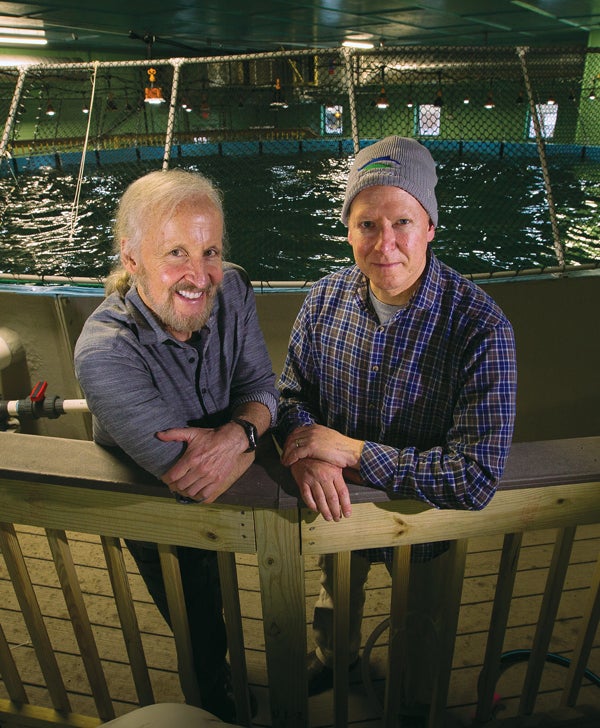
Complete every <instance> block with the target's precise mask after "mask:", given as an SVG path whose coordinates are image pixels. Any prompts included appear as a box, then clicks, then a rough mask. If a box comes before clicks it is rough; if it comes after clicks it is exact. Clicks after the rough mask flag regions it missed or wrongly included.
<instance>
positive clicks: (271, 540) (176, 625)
mask: <svg viewBox="0 0 600 728" xmlns="http://www.w3.org/2000/svg"><path fill="white" fill-rule="evenodd" d="M599 488H600V437H593V438H579V439H574V440H556V441H549V442H538V443H523V444H517V445H514V446H513V450H512V452H511V456H510V458H509V463H508V466H507V469H506V473H505V477H504V479H503V481H502V484H501V487H500V489H499V491H498V493H497V494H496V495H495V497H494V498H493V500H492V502H491V503H490V505H489V506H487V508H485V509H484V510H483V511H480V512H466V511H439V510H434V509H429V508H424V507H423V505H422V504H419V503H418V502H415V501H408V500H394V501H390V500H389V499H388V498H387V497H386V495H385V494H384V493H379V492H377V491H373V490H371V489H368V488H362V487H359V486H352V493H351V497H352V501H353V515H352V517H351V518H349V519H346V520H344V521H342V522H340V523H336V524H331V523H327V522H326V521H324V520H323V519H322V518H321V517H318V516H315V515H314V514H312V513H310V512H308V511H306V510H305V509H301V508H299V504H298V501H297V497H296V493H295V489H294V486H293V483H292V481H291V479H290V476H289V473H288V472H287V471H286V470H285V469H284V468H283V467H282V466H281V465H280V463H279V461H278V459H277V455H276V453H275V451H274V448H273V447H272V445H271V444H270V442H269V441H268V439H265V440H264V442H262V443H261V447H260V449H259V452H258V455H257V461H256V463H255V464H254V465H253V466H252V467H251V468H250V469H249V471H248V472H247V473H246V474H245V475H244V476H243V477H242V478H241V479H240V481H238V483H236V484H235V486H234V487H233V488H231V489H230V490H229V491H228V492H227V493H226V494H224V495H223V496H222V497H221V499H220V500H219V503H218V504H213V505H210V506H205V505H203V506H199V507H196V506H191V507H185V506H181V505H179V504H178V503H176V502H175V501H174V500H173V499H172V498H171V496H170V495H169V493H168V492H167V491H166V489H165V488H164V487H163V486H162V485H161V484H160V483H157V482H152V481H150V480H149V478H148V476H147V475H145V474H144V473H143V472H142V471H140V470H139V469H137V468H136V467H134V466H132V465H131V464H130V463H128V462H125V461H121V460H119V459H117V458H116V457H115V456H113V455H112V454H110V453H108V452H106V451H105V450H103V449H102V448H100V447H98V446H96V445H94V444H93V443H90V442H85V441H79V440H77V441H75V440H64V439H60V438H47V437H41V436H30V435H22V434H16V433H9V432H0V514H1V516H0V521H1V522H2V523H1V525H0V548H1V550H2V554H3V556H4V559H5V561H6V565H7V569H8V571H9V574H10V579H11V582H12V585H13V587H14V589H15V592H16V594H17V597H18V600H19V606H20V609H21V612H22V614H23V618H24V620H25V622H26V625H27V629H28V632H29V635H30V638H31V642H32V644H33V647H34V649H35V653H36V656H37V660H38V661H39V664H40V668H41V671H42V673H43V677H44V679H45V683H46V687H47V690H48V694H49V695H50V698H51V703H52V708H48V707H42V706H36V705H33V704H31V703H30V702H28V699H27V695H26V691H25V687H24V684H23V680H22V678H21V676H20V674H19V671H18V669H17V665H16V664H15V661H14V659H13V657H12V653H11V650H10V646H9V644H8V641H7V639H6V636H5V634H4V632H3V630H2V629H1V627H0V673H1V675H2V678H3V681H4V686H5V690H6V693H7V694H8V699H1V700H0V722H1V723H3V724H5V725H14V726H20V727H22V726H32V727H33V726H35V727H36V728H40V727H41V726H51V725H52V726H56V725H62V726H81V728H91V726H94V725H97V724H98V723H99V722H102V721H106V720H110V719H111V718H112V717H113V716H114V709H113V698H112V697H111V695H110V694H109V690H108V688H107V680H106V677H105V675H104V672H103V666H102V663H101V660H100V659H99V657H98V650H97V648H96V644H95V641H94V637H93V633H92V630H91V628H90V620H89V617H88V615H87V612H86V607H85V604H84V600H83V599H82V597H81V587H80V585H79V582H78V578H77V574H76V570H75V569H74V567H73V559H72V557H71V554H70V551H69V544H68V539H67V537H66V535H65V532H66V531H74V532H77V533H87V534H95V535H98V536H100V538H101V541H102V546H103V549H104V554H105V557H106V564H107V568H108V570H109V573H110V577H111V583H112V586H113V591H114V599H115V603H116V608H117V610H118V613H119V617H120V622H121V627H122V631H123V635H124V640H125V643H126V645H127V649H128V654H129V662H130V669H131V673H132V677H133V682H134V683H135V686H136V691H137V695H138V700H139V704H140V705H144V704H148V703H152V702H153V701H154V695H153V693H152V687H151V685H150V681H149V679H148V667H147V665H146V660H145V657H144V651H143V647H142V643H141V640H140V636H139V633H140V630H139V627H138V624H137V620H136V615H135V610H134V608H133V606H132V600H131V594H130V591H129V586H128V581H127V576H126V572H125V568H124V565H123V555H122V553H121V547H120V539H121V538H132V539H142V540H151V541H152V540H153V541H156V542H157V543H158V544H159V547H160V556H161V563H162V566H163V572H164V574H165V577H166V579H165V580H166V583H167V587H168V598H169V609H170V612H171V615H172V618H173V632H174V637H175V643H176V647H177V653H178V661H179V664H180V667H181V670H180V677H181V682H182V690H183V694H184V696H185V699H186V701H187V702H190V703H192V704H199V700H198V693H197V686H196V685H195V682H194V680H193V678H192V677H191V676H192V675H193V670H192V669H191V652H190V647H189V632H188V626H187V618H186V614H185V609H184V607H183V598H182V590H181V580H180V575H179V570H178V564H177V558H176V550H175V546H177V545H185V546H193V547H198V548H204V549H211V550H214V551H217V552H218V558H219V568H220V573H221V580H222V587H223V597H224V611H225V618H226V623H227V631H228V639H229V649H230V657H231V663H232V666H233V678H234V692H235V697H236V702H237V706H238V711H239V715H240V716H241V718H242V720H243V721H245V723H246V724H247V725H250V724H251V718H250V712H249V701H248V692H247V676H246V663H245V657H244V639H243V630H242V625H241V617H240V606H239V598H238V589H237V578H236V563H235V554H256V557H257V563H258V571H259V579H260V589H261V600H262V610H263V620H264V637H265V649H266V658H267V672H268V681H269V692H270V704H271V720H272V725H273V726H278V727H279V726H281V727H282V728H283V726H285V727H286V728H288V727H291V726H298V727H300V726H306V725H308V724H309V721H308V707H307V696H306V693H307V684H306V673H305V655H306V649H307V638H306V610H305V599H304V556H305V555H310V554H320V553H325V552H328V553H336V554H337V556H336V574H337V582H336V592H335V593H336V601H337V604H336V630H337V636H336V645H337V653H336V664H335V669H334V674H335V686H334V701H335V724H336V725H337V726H343V725H345V724H346V722H347V704H348V703H347V679H346V678H345V675H347V669H346V668H347V664H346V663H347V659H348V656H347V650H346V648H345V641H344V639H343V637H342V635H343V630H344V628H345V627H346V626H347V618H348V614H347V584H348V569H349V555H350V552H351V551H352V550H353V549H355V548H356V547H357V544H360V547H361V548H365V547H376V546H393V547H396V551H395V559H394V566H393V570H392V572H393V573H392V577H393V578H392V605H394V608H393V609H392V611H391V615H390V633H391V634H396V633H400V632H401V630H402V620H403V619H404V617H405V610H404V609H403V605H405V604H406V599H407V595H406V588H407V587H406V584H407V581H408V579H407V575H408V571H409V569H410V564H409V558H408V554H409V549H410V546H411V544H414V543H421V542H425V541H435V540H451V541H452V544H453V545H452V548H451V556H450V558H451V561H452V584H451V589H450V591H449V594H450V599H449V602H448V604H447V615H446V624H445V629H444V631H443V634H444V636H445V638H444V642H443V645H442V652H441V654H442V659H441V661H440V664H439V666H438V674H437V678H436V681H435V686H434V687H435V689H434V699H433V704H432V707H431V711H430V714H429V726H430V728H434V726H440V727H441V726H443V720H444V718H443V713H444V708H445V706H446V702H447V696H448V685H449V679H450V673H451V666H452V656H453V649H454V640H455V635H456V627H457V621H458V610H459V606H460V596H461V590H462V583H463V576H464V565H465V554H466V545H467V541H468V539H469V538H473V537H478V536H481V535H491V534H505V537H504V548H503V553H502V560H501V564H500V569H499V573H498V579H497V588H496V598H495V602H494V607H493V618H492V621H491V628H490V631H489V636H488V645H487V650H486V657H485V662H484V669H483V672H482V676H481V680H480V689H479V702H478V708H477V719H478V720H479V721H480V722H484V721H486V720H488V719H489V717H490V715H491V705H492V698H493V693H494V687H495V684H496V681H497V679H498V675H499V671H500V655H501V650H502V644H503V637H504V633H505V629H506V623H507V615H508V609H509V606H510V603H511V596H512V586H513V583H514V575H515V569H516V556H517V554H518V551H519V547H520V540H521V535H522V534H523V533H524V532H526V531H529V530H536V529H548V528H556V529H558V531H557V533H558V537H557V541H556V545H555V549H554V556H553V559H552V563H551V566H550V569H549V576H548V580H547V586H546V590H545V594H544V598H543V603H542V607H541V610H540V613H539V618H538V621H537V630H536V634H535V638H534V641H533V645H532V649H531V658H530V660H529V664H528V668H527V675H526V678H525V682H524V686H523V690H522V696H521V706H520V712H521V713H522V714H524V715H527V714H530V713H531V712H532V711H533V709H534V705H535V700H536V695H537V692H538V687H539V683H540V677H541V673H542V670H543V667H544V663H545V657H546V654H547V651H548V644H549V640H550V636H551V633H552V629H553V625H554V622H555V619H556V613H557V605H558V598H559V596H560V592H561V589H562V584H563V581H564V577H565V570H566V565H567V564H568V561H569V552H570V546H571V543H572V540H573V535H574V532H575V528H576V527H577V526H578V525H583V524H594V523H598V522H600V497H599V496H598V493H599ZM15 524H24V525H28V526H35V527H41V528H43V529H45V531H46V534H47V537H48V541H49V543H50V547H51V552H52V558H53V561H54V563H55V565H56V569H57V573H58V575H59V579H60V584H61V588H62V591H63V593H64V595H65V601H66V604H67V605H68V609H69V616H70V620H71V622H72V624H73V628H74V632H75V635H76V637H77V640H78V644H79V650H80V653H81V658H82V661H83V664H84V666H85V670H86V672H87V676H88V680H89V682H90V685H91V687H92V693H93V695H94V699H95V703H96V713H95V714H94V715H81V714H77V713H74V712H73V711H72V710H71V706H70V704H69V698H68V695H67V691H66V690H65V685H64V680H63V677H62V675H61V670H60V667H59V663H58V661H57V659H56V656H55V651H56V648H54V647H53V646H52V643H51V640H50V639H49V637H48V630H47V627H46V625H45V624H44V617H43V615H42V611H41V609H40V607H39V605H38V602H37V598H36V594H35V590H34V588H33V586H32V578H31V577H30V575H29V572H28V569H27V565H26V562H25V559H24V558H23V554H22V552H21V549H20V545H19V540H18V538H17V536H16V532H15ZM585 599H586V600H587V606H586V608H585V615H584V618H583V619H582V620H581V626H580V628H579V631H578V637H577V641H576V644H575V645H574V648H573V649H574V651H573V656H572V659H571V661H570V667H569V670H568V671H567V672H566V673H565V674H566V678H565V685H564V692H563V703H564V704H565V705H575V704H576V703H577V696H578V690H579V686H580V684H581V681H582V676H583V672H584V670H585V666H586V663H587V660H588V656H589V653H590V650H591V646H592V644H593V639H594V635H595V631H596V627H597V624H598V618H599V613H600V606H599V605H600V566H598V567H597V569H596V573H595V576H594V577H593V580H592V583H591V584H590V585H589V588H588V589H587V595H586V597H585ZM390 645H391V646H390V648H389V650H388V666H389V673H388V674H395V672H396V670H397V669H398V666H399V665H401V663H402V646H401V645H399V644H398V643H397V641H395V640H390ZM396 693H397V691H394V690H387V691H386V701H385V706H384V715H383V724H384V725H386V726H388V725H389V726H391V725H395V724H396V723H395V721H396V713H397V710H398V705H397V699H396Z"/></svg>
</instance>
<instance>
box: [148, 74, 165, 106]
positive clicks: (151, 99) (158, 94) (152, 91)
mask: <svg viewBox="0 0 600 728" xmlns="http://www.w3.org/2000/svg"><path fill="white" fill-rule="evenodd" d="M146 73H147V74H148V80H149V82H150V85H149V86H146V88H145V89H144V101H145V103H147V104H152V105H154V106H158V105H159V104H164V103H165V99H164V98H163V94H162V89H161V88H160V86H155V85H154V83H155V82H156V74H157V70H156V68H149V69H148V70H147V71H146Z"/></svg>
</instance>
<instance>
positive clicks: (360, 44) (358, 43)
mask: <svg viewBox="0 0 600 728" xmlns="http://www.w3.org/2000/svg"><path fill="white" fill-rule="evenodd" d="M342 45H343V46H344V48H362V49H363V50H370V49H371V48H375V44H374V43H371V42H370V41H368V40H354V39H353V38H347V39H346V40H345V41H343V42H342Z"/></svg>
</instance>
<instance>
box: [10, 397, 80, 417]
mask: <svg viewBox="0 0 600 728" xmlns="http://www.w3.org/2000/svg"><path fill="white" fill-rule="evenodd" d="M20 402H23V400H19V399H9V400H7V402H6V411H7V412H8V414H9V415H10V416H11V417H18V416H19V403H20ZM61 406H62V409H63V412H64V413H65V414H69V412H89V411H90V408H89V407H88V405H87V402H86V401H85V399H63V400H62V401H61Z"/></svg>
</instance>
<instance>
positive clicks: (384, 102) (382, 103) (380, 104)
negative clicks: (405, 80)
mask: <svg viewBox="0 0 600 728" xmlns="http://www.w3.org/2000/svg"><path fill="white" fill-rule="evenodd" d="M389 105H390V102H389V101H388V99H387V96H386V95H385V89H384V88H383V86H382V87H381V91H380V93H379V98H378V99H377V101H376V102H375V106H376V107H377V108H378V109H387V108H389Z"/></svg>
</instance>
